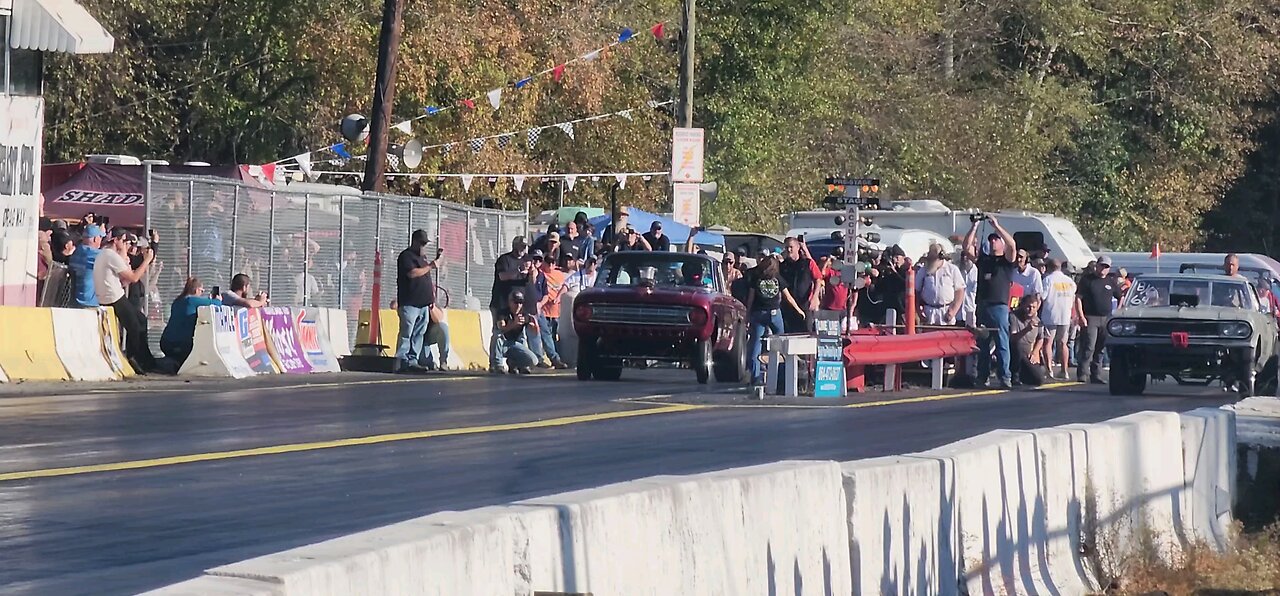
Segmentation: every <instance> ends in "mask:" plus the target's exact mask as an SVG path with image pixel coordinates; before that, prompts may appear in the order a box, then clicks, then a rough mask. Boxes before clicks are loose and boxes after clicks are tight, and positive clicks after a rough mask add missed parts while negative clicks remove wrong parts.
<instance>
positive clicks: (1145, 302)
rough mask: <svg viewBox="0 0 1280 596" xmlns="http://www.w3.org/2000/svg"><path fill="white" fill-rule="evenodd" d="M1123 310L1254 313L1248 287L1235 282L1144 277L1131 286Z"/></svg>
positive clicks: (1250, 292)
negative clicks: (1163, 308) (1224, 309)
mask: <svg viewBox="0 0 1280 596" xmlns="http://www.w3.org/2000/svg"><path fill="white" fill-rule="evenodd" d="M1124 303H1125V305H1126V306H1145V307H1160V306H1172V307H1176V306H1201V305H1203V306H1222V307H1227V308H1246V309H1251V310H1253V309H1257V308H1258V306H1257V304H1256V303H1255V302H1254V299H1253V292H1252V291H1250V290H1249V285H1248V284H1246V283H1243V282H1239V281H1227V280H1222V281H1219V280H1208V279H1178V278H1169V277H1155V276H1152V275H1144V276H1142V277H1140V278H1138V279H1137V280H1135V281H1134V282H1133V287H1132V288H1130V289H1129V293H1128V295H1126V296H1125V301H1124Z"/></svg>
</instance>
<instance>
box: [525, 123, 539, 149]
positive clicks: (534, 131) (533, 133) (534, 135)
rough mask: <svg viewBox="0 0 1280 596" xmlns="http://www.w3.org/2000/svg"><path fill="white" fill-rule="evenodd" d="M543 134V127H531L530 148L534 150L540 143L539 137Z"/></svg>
mask: <svg viewBox="0 0 1280 596" xmlns="http://www.w3.org/2000/svg"><path fill="white" fill-rule="evenodd" d="M541 135H542V129H541V128H530V129H529V135H528V136H529V150H530V151H533V147H534V146H535V145H537V144H538V137H539V136H541Z"/></svg>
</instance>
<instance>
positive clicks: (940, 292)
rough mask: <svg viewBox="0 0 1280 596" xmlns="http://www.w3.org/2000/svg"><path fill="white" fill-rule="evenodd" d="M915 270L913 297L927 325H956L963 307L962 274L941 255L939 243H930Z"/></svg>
mask: <svg viewBox="0 0 1280 596" xmlns="http://www.w3.org/2000/svg"><path fill="white" fill-rule="evenodd" d="M922 265H923V266H922V267H920V269H919V271H917V272H916V277H915V284H916V296H917V297H918V299H919V301H920V315H921V317H920V318H921V320H922V321H923V322H924V324H926V325H955V324H956V321H957V320H959V317H960V311H961V309H963V308H964V292H965V284H964V273H962V272H961V271H960V268H959V267H957V266H956V265H955V263H952V262H951V260H950V259H947V258H946V257H945V256H944V255H943V254H942V245H940V244H933V245H930V246H929V254H928V255H927V256H925V259H924V263H923V264H922Z"/></svg>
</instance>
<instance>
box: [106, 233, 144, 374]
mask: <svg viewBox="0 0 1280 596" xmlns="http://www.w3.org/2000/svg"><path fill="white" fill-rule="evenodd" d="M110 238H111V240H110V244H109V245H107V246H104V247H103V249H102V251H101V252H100V253H99V254H98V258H97V261H96V262H95V263H94V265H93V289H94V292H95V293H96V294H97V298H98V303H99V304H101V305H102V306H107V307H110V308H111V309H112V310H113V311H115V313H116V318H117V319H119V320H120V327H122V328H123V329H124V331H125V353H126V354H127V355H128V357H129V360H130V363H131V364H132V365H133V367H134V368H136V369H137V370H138V372H139V373H141V374H145V373H148V372H151V371H153V370H155V368H156V358H155V356H154V355H152V354H151V347H150V346H149V345H148V344H147V319H146V317H145V316H143V314H142V309H140V308H138V306H137V305H136V304H134V303H133V302H132V301H130V300H129V298H128V297H127V295H126V292H125V287H127V286H129V285H131V284H134V283H137V282H138V281H139V280H141V279H142V278H143V277H145V276H146V275H147V269H148V268H149V267H150V266H151V262H152V261H154V260H155V257H156V253H155V251H154V250H152V249H151V248H150V247H149V246H148V247H147V248H145V249H142V255H143V256H142V262H141V264H139V265H138V267H137V268H136V269H135V268H133V267H131V266H129V250H130V249H131V248H132V247H134V246H136V245H137V244H138V238H137V236H134V235H133V234H131V233H129V231H128V230H126V229H124V228H115V229H113V230H111V236H110Z"/></svg>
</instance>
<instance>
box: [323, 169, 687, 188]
mask: <svg viewBox="0 0 1280 596" xmlns="http://www.w3.org/2000/svg"><path fill="white" fill-rule="evenodd" d="M313 173H315V174H316V175H325V174H332V175H335V176H353V175H354V176H359V177H362V178H363V176H364V174H363V173H361V172H345V171H315V172H313ZM670 175H671V172H607V173H588V174H439V173H436V174H426V173H423V174H415V173H407V172H405V173H396V172H389V173H387V174H386V176H387V177H395V178H409V179H413V180H417V179H421V178H430V179H433V180H435V181H437V182H443V181H445V180H449V179H452V178H456V179H458V180H459V181H460V182H462V188H463V190H465V191H470V190H471V185H472V184H473V183H474V182H475V181H476V180H477V179H479V180H484V181H486V182H488V183H489V185H490V186H491V187H492V186H495V185H497V183H498V182H499V181H500V180H510V181H511V184H512V186H513V187H514V188H515V189H516V192H520V191H523V190H524V185H525V183H534V184H537V183H540V182H555V181H558V180H560V181H564V186H565V190H566V191H572V190H573V189H574V187H575V186H576V185H577V183H578V182H579V181H581V180H590V181H592V182H600V181H601V180H613V181H614V182H616V183H617V184H618V188H626V187H627V180H629V179H631V178H639V179H641V180H644V181H645V182H648V181H650V180H653V179H654V178H663V177H667V176H670Z"/></svg>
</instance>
